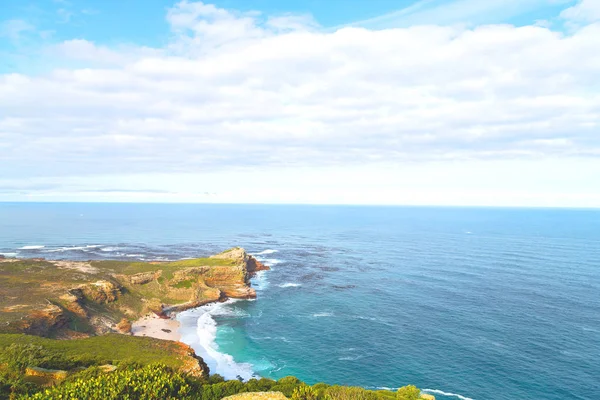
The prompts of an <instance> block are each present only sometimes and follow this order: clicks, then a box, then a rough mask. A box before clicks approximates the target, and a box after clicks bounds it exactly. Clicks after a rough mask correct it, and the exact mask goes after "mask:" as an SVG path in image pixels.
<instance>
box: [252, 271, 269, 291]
mask: <svg viewBox="0 0 600 400" xmlns="http://www.w3.org/2000/svg"><path fill="white" fill-rule="evenodd" d="M265 272H267V271H258V272H257V273H256V274H255V275H254V277H253V278H252V287H253V288H254V289H255V290H258V291H261V290H265V289H266V288H267V287H269V281H268V280H267V274H265Z"/></svg>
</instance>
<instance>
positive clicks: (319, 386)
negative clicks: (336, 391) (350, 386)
mask: <svg viewBox="0 0 600 400" xmlns="http://www.w3.org/2000/svg"><path fill="white" fill-rule="evenodd" d="M330 386H331V385H328V384H326V383H323V382H319V383H315V384H314V385H313V386H312V388H313V389H314V390H315V392H317V398H318V399H319V400H321V399H324V398H325V391H326V390H327V388H329V387H330Z"/></svg>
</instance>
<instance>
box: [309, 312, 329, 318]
mask: <svg viewBox="0 0 600 400" xmlns="http://www.w3.org/2000/svg"><path fill="white" fill-rule="evenodd" d="M312 316H313V317H315V318H321V317H333V313H330V312H321V313H315V314H313V315H312Z"/></svg>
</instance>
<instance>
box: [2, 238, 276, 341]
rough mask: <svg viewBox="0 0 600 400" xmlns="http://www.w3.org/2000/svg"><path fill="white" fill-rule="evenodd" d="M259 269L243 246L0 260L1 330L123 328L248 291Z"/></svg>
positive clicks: (68, 333) (66, 332)
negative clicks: (147, 257) (144, 256)
mask: <svg viewBox="0 0 600 400" xmlns="http://www.w3.org/2000/svg"><path fill="white" fill-rule="evenodd" d="M265 269H268V267H266V266H264V265H263V264H261V263H260V262H259V261H258V260H256V259H255V258H254V257H252V256H251V255H249V254H248V253H246V251H245V250H244V249H242V248H233V249H230V250H227V251H224V252H222V253H220V254H217V255H214V256H211V257H208V258H196V259H186V260H179V261H172V262H164V261H150V262H140V261H136V262H129V261H112V260H109V261H106V260H103V261H65V260H61V261H52V260H44V259H0V332H3V333H27V334H32V335H37V336H44V337H51V338H59V339H69V338H79V337H87V336H95V335H101V334H106V333H111V332H120V333H127V332H128V331H129V329H130V326H131V325H130V322H131V321H133V320H136V319H138V318H140V317H142V316H143V315H146V314H148V313H149V312H153V313H156V314H157V315H159V316H166V314H168V313H169V312H172V311H182V310H186V309H189V308H194V307H198V306H201V305H203V304H207V303H210V302H215V301H224V300H226V299H228V298H238V299H249V298H254V297H256V292H255V291H254V289H253V288H252V287H251V285H250V278H251V276H252V275H253V274H255V273H256V272H257V271H260V270H265Z"/></svg>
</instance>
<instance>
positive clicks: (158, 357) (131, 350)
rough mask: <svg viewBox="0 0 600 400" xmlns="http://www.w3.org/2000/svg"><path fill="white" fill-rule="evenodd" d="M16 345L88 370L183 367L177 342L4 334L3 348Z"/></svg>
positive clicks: (0, 338)
mask: <svg viewBox="0 0 600 400" xmlns="http://www.w3.org/2000/svg"><path fill="white" fill-rule="evenodd" d="M12 343H16V344H34V345H37V346H42V347H43V348H44V349H45V350H47V351H49V352H51V353H56V354H60V355H61V356H62V357H64V358H67V359H73V360H79V361H80V362H81V364H83V365H84V366H89V365H102V364H120V363H123V362H135V363H138V364H141V365H149V364H154V363H160V364H163V365H166V366H168V367H172V368H179V367H181V366H182V365H183V362H182V360H181V355H179V354H178V353H177V352H178V351H180V347H179V345H178V344H177V343H176V342H170V341H165V340H158V339H153V338H148V337H136V336H125V335H118V334H109V335H105V336H95V337H90V338H86V339H74V340H55V339H47V338H42V337H38V336H31V335H23V334H0V348H7V347H8V346H10V345H11V344H12ZM50 367H51V366H50Z"/></svg>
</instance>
